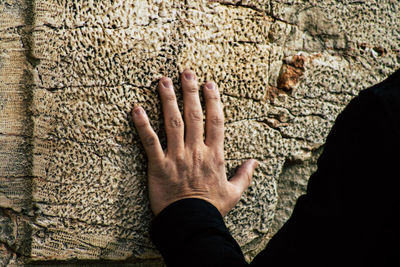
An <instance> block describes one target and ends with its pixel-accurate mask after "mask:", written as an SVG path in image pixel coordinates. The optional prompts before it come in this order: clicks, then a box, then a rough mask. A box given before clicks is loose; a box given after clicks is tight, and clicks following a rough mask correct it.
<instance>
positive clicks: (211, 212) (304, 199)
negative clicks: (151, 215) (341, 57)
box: [150, 70, 400, 266]
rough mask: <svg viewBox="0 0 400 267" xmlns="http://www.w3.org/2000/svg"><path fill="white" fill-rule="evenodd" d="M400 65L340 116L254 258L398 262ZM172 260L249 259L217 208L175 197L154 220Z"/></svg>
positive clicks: (226, 262)
mask: <svg viewBox="0 0 400 267" xmlns="http://www.w3.org/2000/svg"><path fill="white" fill-rule="evenodd" d="M399 153H400V70H399V71H397V72H396V73H395V74H393V75H392V76H390V77H389V78H388V79H387V80H385V81H384V82H382V83H380V84H379V85H376V86H373V87H371V88H369V89H366V90H363V91H361V92H360V94H359V96H357V97H355V98H354V99H353V100H352V101H351V102H350V104H349V105H348V106H347V107H346V108H345V110H344V111H343V112H342V113H341V114H340V115H339V116H338V118H337V120H336V122H335V125H334V126H333V128H332V130H331V132H330V134H329V136H328V138H327V141H326V144H325V148H324V152H323V153H322V155H321V157H320V158H319V160H318V170H317V171H316V172H315V173H314V174H313V175H312V176H311V178H310V180H309V183H308V187H307V193H306V194H305V195H303V196H301V197H300V198H299V199H298V201H297V203H296V206H295V208H294V211H293V214H292V216H291V217H290V219H289V220H288V221H287V222H286V224H285V225H284V226H283V227H282V228H281V229H280V230H279V231H278V233H277V234H276V235H275V236H274V237H273V238H272V239H271V240H270V242H269V243H268V245H267V246H266V248H265V250H263V251H262V252H261V253H260V254H259V255H257V257H256V258H255V259H254V260H253V262H252V263H251V264H250V266H290V265H294V264H295V265H297V266H350V265H352V266H400V245H399V242H400V233H399V232H400V231H399V227H400V221H399V219H398V218H399V216H398V214H397V213H399V211H400V197H399V196H400V192H399V190H400V187H399V181H400V174H399V165H400V154H399ZM150 234H151V238H152V240H153V242H154V243H155V245H156V246H157V248H158V249H159V250H160V252H161V254H162V256H163V257H164V259H165V262H166V263H167V265H169V266H247V265H248V264H247V263H246V261H245V260H244V258H243V254H242V252H241V250H240V247H239V246H238V244H237V243H236V242H235V240H234V239H233V238H232V236H231V235H230V233H229V231H228V230H227V228H226V227H225V224H224V221H223V219H222V217H221V215H220V213H219V212H218V210H217V209H216V208H215V207H214V206H213V205H211V204H210V203H208V202H206V201H204V200H200V199H185V200H180V201H177V202H175V203H173V204H171V205H170V206H168V207H167V208H166V209H164V210H163V211H162V212H161V213H160V214H159V215H158V216H157V217H156V218H155V219H154V221H153V223H152V226H151V230H150Z"/></svg>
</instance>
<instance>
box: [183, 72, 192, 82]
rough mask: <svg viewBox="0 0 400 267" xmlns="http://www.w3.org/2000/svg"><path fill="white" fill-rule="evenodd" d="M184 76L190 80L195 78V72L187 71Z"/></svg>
mask: <svg viewBox="0 0 400 267" xmlns="http://www.w3.org/2000/svg"><path fill="white" fill-rule="evenodd" d="M183 77H185V79H186V80H188V81H190V80H194V74H193V73H191V72H185V74H183Z"/></svg>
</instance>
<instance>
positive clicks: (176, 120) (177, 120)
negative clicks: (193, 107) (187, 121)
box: [168, 118, 183, 128]
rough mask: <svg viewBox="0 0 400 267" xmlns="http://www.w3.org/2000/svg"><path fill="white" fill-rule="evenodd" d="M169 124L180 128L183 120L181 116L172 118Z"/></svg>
mask: <svg viewBox="0 0 400 267" xmlns="http://www.w3.org/2000/svg"><path fill="white" fill-rule="evenodd" d="M168 124H169V126H170V127H171V128H180V127H182V125H183V122H182V119H181V118H170V119H169V122H168Z"/></svg>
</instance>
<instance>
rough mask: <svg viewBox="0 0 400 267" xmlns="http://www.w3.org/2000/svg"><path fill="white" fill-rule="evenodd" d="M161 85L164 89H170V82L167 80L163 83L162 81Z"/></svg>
mask: <svg viewBox="0 0 400 267" xmlns="http://www.w3.org/2000/svg"><path fill="white" fill-rule="evenodd" d="M162 85H163V87H165V88H171V87H172V86H171V81H169V80H164V81H162Z"/></svg>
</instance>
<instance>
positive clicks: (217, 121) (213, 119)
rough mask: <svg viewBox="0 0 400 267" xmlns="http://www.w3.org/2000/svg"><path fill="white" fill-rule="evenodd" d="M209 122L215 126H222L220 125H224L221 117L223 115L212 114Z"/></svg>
mask: <svg viewBox="0 0 400 267" xmlns="http://www.w3.org/2000/svg"><path fill="white" fill-rule="evenodd" d="M211 123H212V124H213V125H214V126H215V127H222V126H224V119H223V117H221V116H219V115H214V116H212V117H211Z"/></svg>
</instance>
